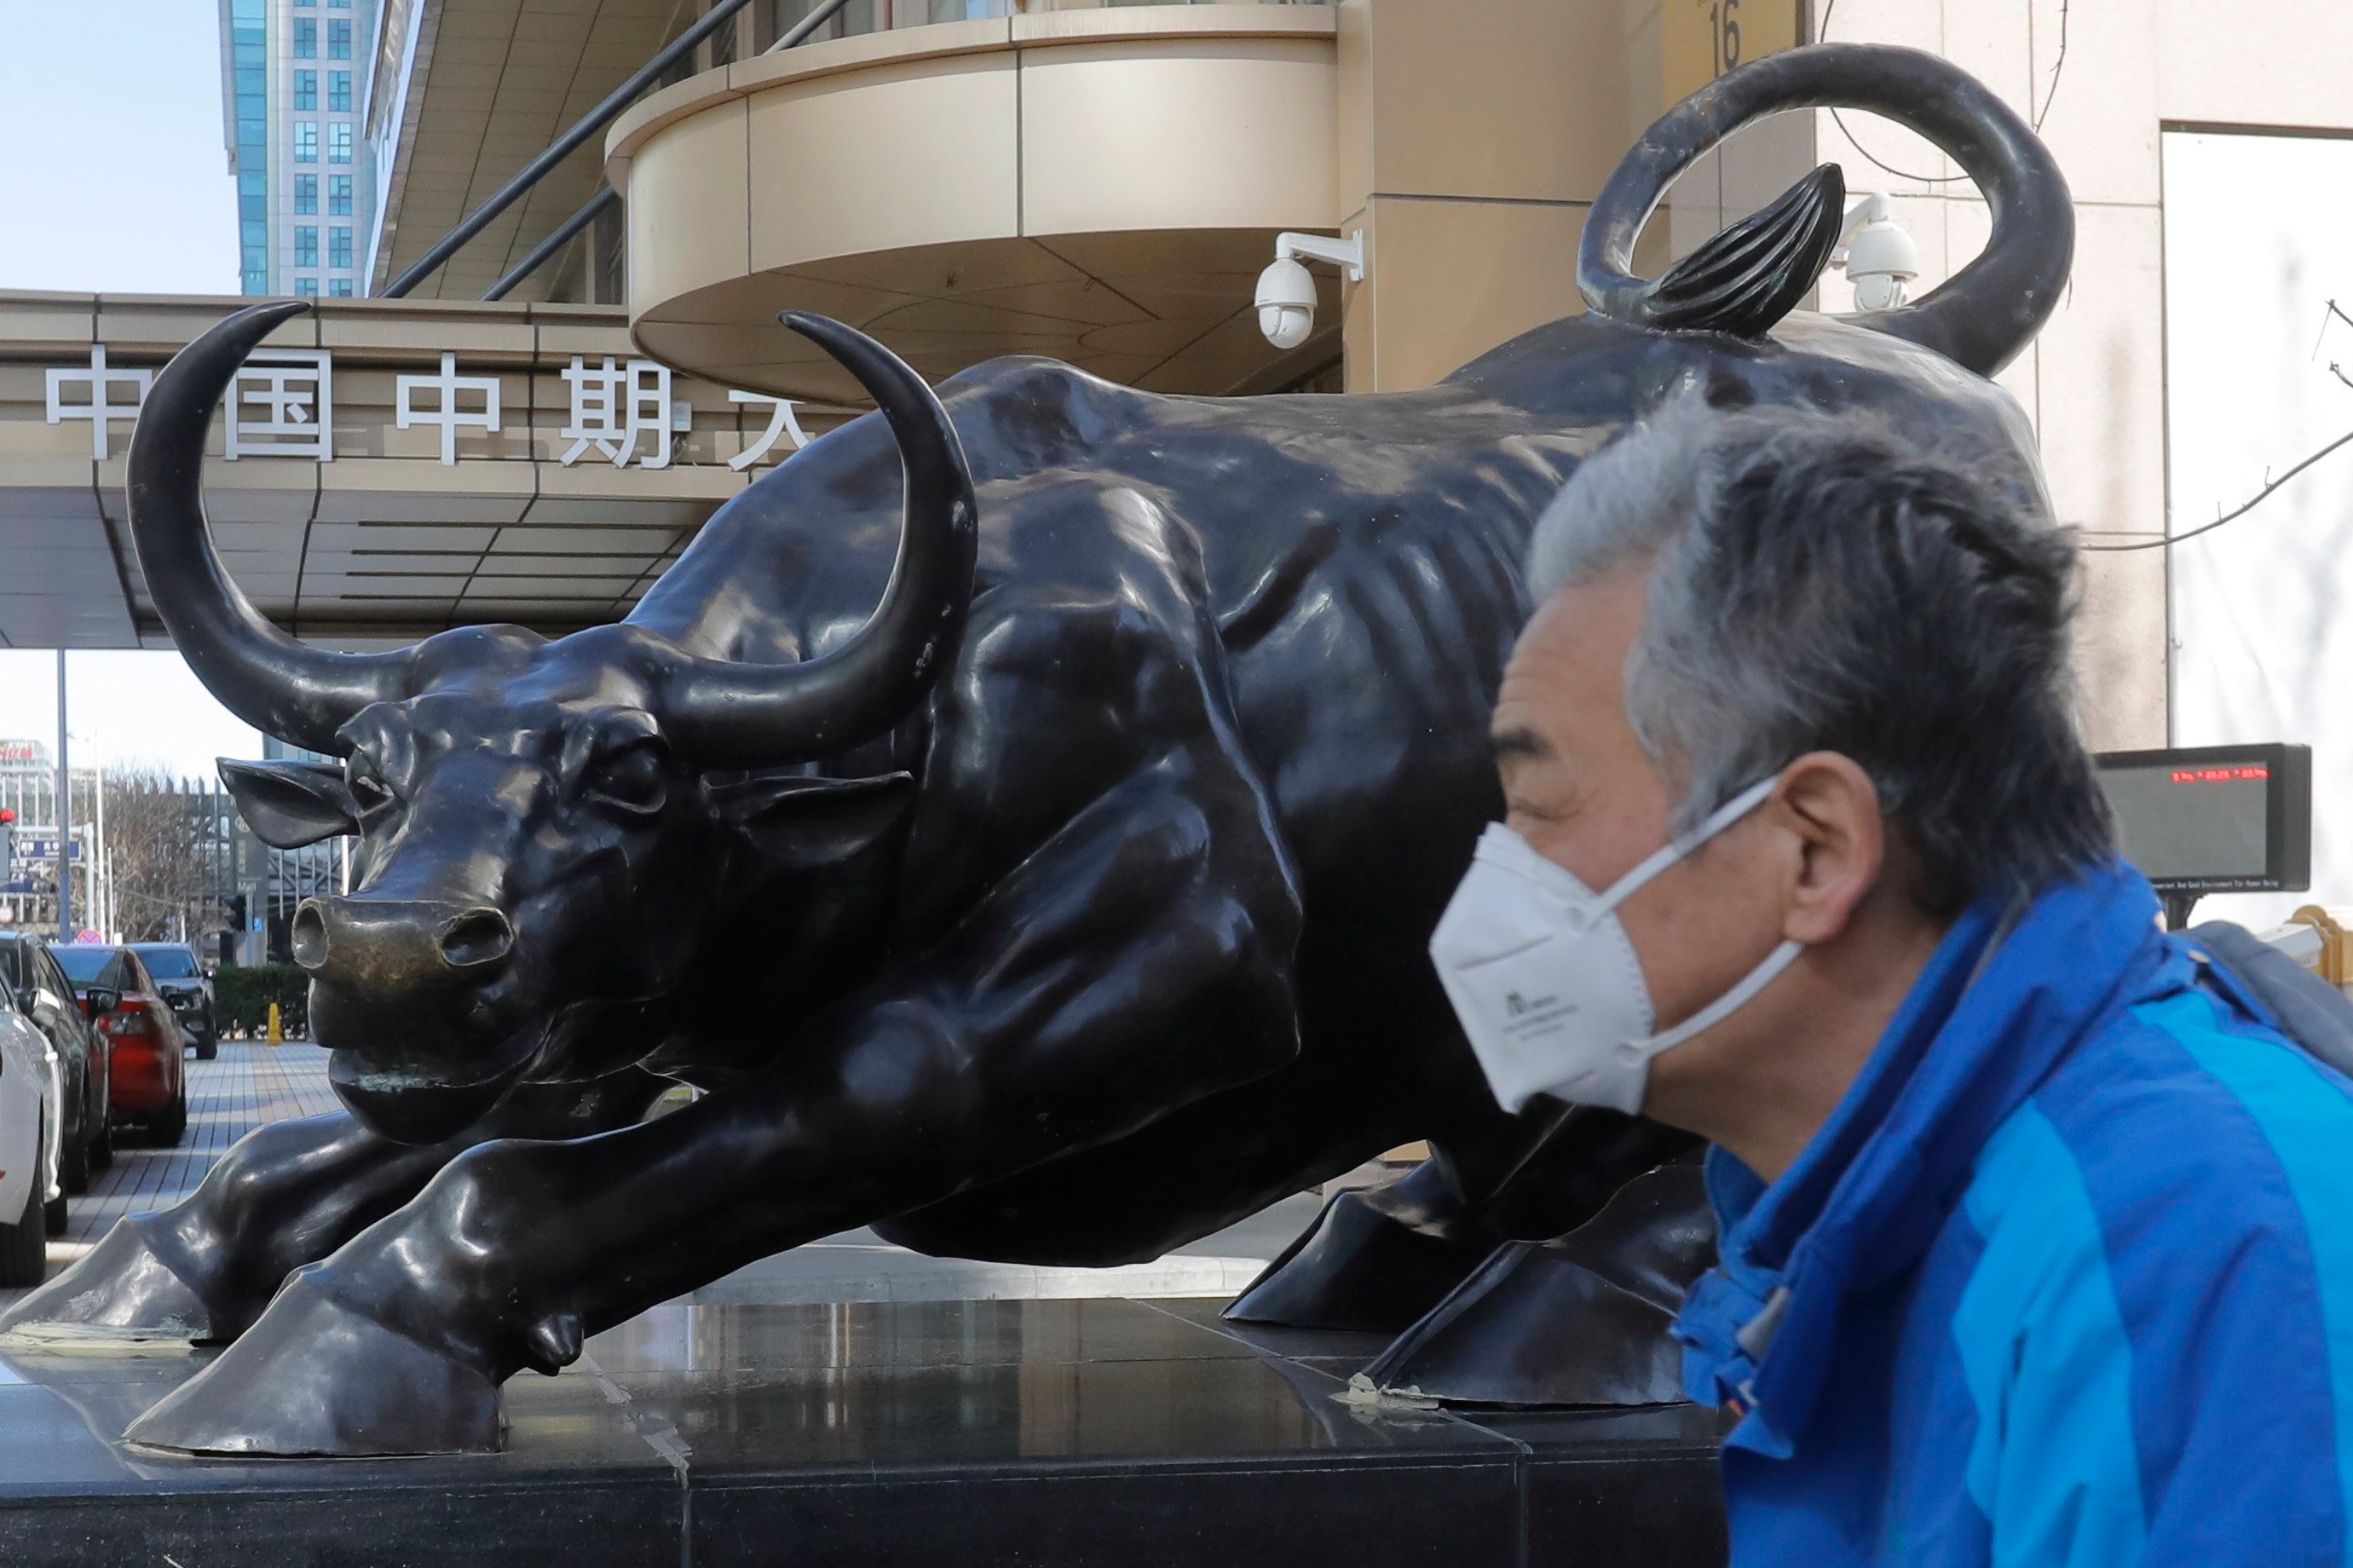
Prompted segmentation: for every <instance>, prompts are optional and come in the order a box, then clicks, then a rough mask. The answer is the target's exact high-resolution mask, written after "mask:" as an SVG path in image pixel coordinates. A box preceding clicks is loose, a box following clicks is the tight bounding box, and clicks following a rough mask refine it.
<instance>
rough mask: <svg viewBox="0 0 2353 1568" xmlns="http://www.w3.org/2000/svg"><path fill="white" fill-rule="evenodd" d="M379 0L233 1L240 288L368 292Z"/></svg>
mask: <svg viewBox="0 0 2353 1568" xmlns="http://www.w3.org/2000/svg"><path fill="white" fill-rule="evenodd" d="M379 9H380V7H379V4H378V0H222V4H221V67H222V82H221V86H222V92H221V102H222V109H223V119H224V121H225V122H226V123H225V131H226V132H227V143H228V158H229V168H230V170H231V172H233V173H234V174H236V176H237V247H238V251H239V258H238V278H239V285H238V286H239V288H240V289H242V290H243V291H244V292H245V293H248V294H280V295H283V294H294V295H331V296H332V295H349V294H356V293H360V292H362V291H364V289H363V286H364V272H363V270H362V268H361V266H360V262H361V261H362V259H363V257H364V249H365V236H364V234H362V232H361V230H362V228H363V226H364V225H365V224H366V223H367V222H368V220H369V216H371V215H372V214H373V213H374V211H375V166H374V152H375V148H374V144H373V142H371V141H370V140H369V139H368V137H367V136H366V135H365V134H364V131H363V129H362V123H363V121H364V117H365V114H366V111H367V107H368V102H369V93H370V89H371V83H370V79H369V73H370V70H371V68H372V67H373V65H374V62H375V58H376V53H377V50H376V26H377V19H378V14H379Z"/></svg>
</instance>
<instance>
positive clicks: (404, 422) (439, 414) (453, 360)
mask: <svg viewBox="0 0 2353 1568" xmlns="http://www.w3.org/2000/svg"><path fill="white" fill-rule="evenodd" d="M428 392H429V393H432V394H434V395H436V397H437V398H438V402H437V403H436V404H435V405H433V406H432V407H430V408H427V407H426V406H424V405H422V404H421V403H420V402H419V401H418V394H420V393H428ZM393 393H394V396H395V397H396V400H397V401H396V403H395V404H394V405H393V421H392V422H393V427H394V428H395V429H396V430H406V429H407V428H408V427H409V426H412V425H438V426H440V427H441V461H442V462H443V463H445V464H448V465H449V466H451V467H455V466H456V464H457V461H458V428H459V426H471V427H472V428H474V429H478V430H497V429H499V428H500V424H499V378H498V377H497V376H495V375H459V374H458V356H457V355H456V354H454V353H444V354H443V355H442V356H441V374H438V375H404V376H401V377H399V378H397V379H396V381H395V382H394V383H393ZM468 394H471V395H475V396H478V397H480V399H481V406H480V407H479V408H468V407H466V406H464V402H463V400H464V398H465V396H466V395H468Z"/></svg>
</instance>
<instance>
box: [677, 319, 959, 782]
mask: <svg viewBox="0 0 2353 1568" xmlns="http://www.w3.org/2000/svg"><path fill="white" fill-rule="evenodd" d="M779 319H780V320H781V321H783V322H784V323H785V325H786V326H788V327H790V328H792V329H793V331H797V332H798V333H800V334H801V335H802V336H803V337H806V338H808V339H809V340H811V341H812V342H816V343H817V344H818V346H819V347H820V348H822V349H824V350H825V351H826V353H829V354H831V355H832V356H833V357H834V358H835V359H837V360H839V361H840V362H841V364H842V367H843V368H844V369H846V370H848V371H849V374H851V375H853V376H855V377H857V378H858V384H860V386H863V387H864V388H865V389H866V392H867V395H869V396H871V397H872V398H873V399H874V403H875V405H876V406H877V407H878V408H880V409H881V413H882V417H883V418H884V419H885V420H886V421H888V422H889V424H890V426H891V434H892V437H893V438H894V439H895V440H896V441H897V442H898V444H899V460H900V464H901V466H902V470H903V472H904V474H905V483H906V493H905V500H904V502H903V507H904V512H903V515H902V522H901V524H900V531H899V556H898V560H897V562H896V563H895V564H893V565H892V569H891V581H890V583H889V584H888V585H887V586H885V587H884V588H883V590H882V602H881V605H878V606H876V608H875V611H874V614H873V615H872V616H870V617H869V618H868V619H867V622H866V624H865V625H864V626H860V628H859V629H858V632H857V634H856V635H855V636H853V637H851V638H850V639H849V641H848V642H846V643H844V644H842V645H841V647H838V648H835V649H834V650H833V651H832V652H830V653H828V654H825V655H824V656H822V657H820V658H813V659H808V660H806V661H805V662H802V663H799V664H788V665H766V664H733V663H728V662H724V661H722V660H717V659H706V658H696V659H688V660H685V661H683V662H682V663H681V665H680V666H679V668H678V669H677V671H676V673H675V676H674V679H673V683H672V685H671V689H670V691H669V692H668V694H667V697H668V700H667V702H666V704H665V710H666V712H667V715H668V718H667V723H668V727H669V729H670V734H671V735H672V736H673V737H674V738H675V739H676V741H677V742H678V744H679V747H680V749H681V751H683V752H685V753H686V754H688V755H689V756H691V757H693V758H694V759H695V760H696V761H697V762H699V763H702V764H703V765H704V766H706V767H729V766H738V767H749V766H754V765H758V764H761V763H782V762H795V761H809V760H813V759H816V758H819V757H826V756H831V755H835V754H837V753H839V752H843V751H846V750H848V749H849V747H851V746H854V745H856V744H858V743H859V742H861V741H865V740H869V739H871V738H872V737H873V736H875V735H879V734H881V732H882V731H885V730H888V729H889V728H890V727H891V726H892V725H893V724H895V723H897V722H898V721H899V720H900V719H901V718H902V717H903V716H904V715H905V714H906V712H907V710H909V709H911V708H913V706H914V705H915V703H917V702H918V701H920V700H922V699H923V694H924V693H925V692H926V691H928V690H929V689H931V685H932V682H933V681H934V680H936V679H938V678H939V675H940V672H941V669H942V668H943V667H944V665H945V664H946V663H947V661H948V659H949V658H950V657H951V656H952V655H953V654H954V653H955V647H956V642H957V639H958V638H960V637H962V636H963V635H964V622H965V612H966V611H967V610H968V609H970V608H971V606H972V574H973V563H974V560H975V558H976V555H977V553H978V551H979V542H980V531H979V527H978V523H977V517H978V508H977V506H976V504H975V502H974V500H973V494H972V472H971V470H970V468H967V467H966V466H965V456H964V444H963V443H962V442H961V441H959V440H957V439H956V433H955V426H952V425H950V424H949V423H948V416H947V410H946V409H944V408H942V407H941V406H940V400H939V399H938V398H937V397H935V396H934V395H932V389H931V388H930V387H929V386H926V385H925V384H923V377H921V376H919V375H917V374H915V373H914V372H913V370H910V369H909V368H908V367H907V365H906V364H905V363H904V362H903V361H902V360H901V359H900V358H899V356H898V355H896V354H894V353H892V352H891V351H890V350H889V349H886V348H884V347H883V346H882V345H881V343H878V342H875V341H874V340H873V339H872V338H870V337H868V336H867V335H866V334H865V333H863V332H861V331H858V330H857V329H856V328H854V327H848V326H844V325H843V324H842V323H841V322H839V321H832V320H829V319H828V318H827V317H824V316H810V315H803V314H801V313H800V312H798V311H792V310H788V311H786V312H785V314H784V315H783V316H782V317H781V318H779Z"/></svg>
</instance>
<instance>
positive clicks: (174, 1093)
mask: <svg viewBox="0 0 2353 1568" xmlns="http://www.w3.org/2000/svg"><path fill="white" fill-rule="evenodd" d="M49 952H51V953H52V954H53V955H55V957H56V958H57V961H58V966H59V967H60V968H62V969H63V970H64V971H65V972H66V978H68V979H69V980H71V981H72V982H73V983H74V985H75V987H76V989H77V992H78V994H79V995H80V996H81V997H82V998H83V999H84V1001H85V1003H86V1006H85V1008H84V1010H85V1011H87V1012H90V1013H92V1014H93V1015H94V1016H95V1017H96V1019H97V1023H98V1032H99V1033H100V1034H101V1035H103V1036H105V1037H106V1043H107V1055H108V1058H109V1059H108V1070H109V1073H110V1075H111V1087H112V1091H113V1098H112V1108H111V1120H112V1121H113V1122H114V1124H115V1125H116V1126H118V1127H121V1126H125V1125H130V1124H134V1123H135V1124H136V1125H138V1126H140V1127H142V1128H144V1129H146V1131H147V1137H148V1141H149V1142H154V1143H162V1144H166V1145H169V1144H173V1143H177V1142H179V1141H180V1139H181V1137H182V1135H184V1134H185V1132H186V1131H187V1130H188V1068H187V1063H186V1062H185V1060H184V1059H183V1058H184V1056H185V1052H186V1050H187V1047H188V1037H187V1035H186V1033H185V1031H183V1030H182V1029H181V1027H180V1023H179V1020H178V1019H177V1018H174V1016H172V1008H171V1005H169V1004H168V1003H166V1002H165V1001H164V998H163V995H162V994H161V993H160V992H158V991H157V990H156V988H155V977H154V976H153V975H152V974H150V973H147V965H146V964H145V963H142V962H141V961H140V958H139V955H138V954H137V953H135V952H132V951H131V950H130V949H129V948H127V947H106V946H103V945H100V944H99V943H96V942H89V943H84V942H71V943H63V944H58V945H53V946H52V947H51V948H50V949H49ZM109 1002H111V1004H112V1005H111V1006H105V1005H100V1004H103V1003H109Z"/></svg>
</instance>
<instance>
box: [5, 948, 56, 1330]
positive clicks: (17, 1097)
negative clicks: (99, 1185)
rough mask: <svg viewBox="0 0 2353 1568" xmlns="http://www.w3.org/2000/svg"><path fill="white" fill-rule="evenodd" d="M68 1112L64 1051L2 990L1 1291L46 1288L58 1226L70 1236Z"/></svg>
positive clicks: (13, 998)
mask: <svg viewBox="0 0 2353 1568" xmlns="http://www.w3.org/2000/svg"><path fill="white" fill-rule="evenodd" d="M64 1106H65V1099H64V1084H63V1081H62V1079H61V1078H60V1076H59V1071H58V1053H57V1048H56V1047H53V1046H51V1045H50V1044H49V1040H48V1037H47V1036H46V1035H44V1034H42V1033H41V1031H40V1030H39V1029H38V1028H37V1027H35V1026H34V1024H33V1021H32V1020H31V1019H30V1018H27V1017H26V1016H25V1015H24V1014H23V1013H22V1012H21V1011H19V1010H18V1008H17V1005H16V998H15V997H13V996H11V995H10V994H8V992H7V988H6V987H5V985H0V1288H9V1287H16V1286H24V1285H37V1284H39V1283H40V1282H41V1273H42V1269H43V1268H44V1266H45V1265H46V1264H47V1258H48V1237H49V1232H50V1230H51V1229H52V1226H53V1222H60V1223H55V1224H54V1228H56V1229H58V1230H62V1229H64V1228H65V1227H64V1226H63V1224H62V1223H61V1222H62V1221H63V1220H64V1218H65V1212H64V1211H65V1203H66V1196H65V1190H64V1188H63V1187H61V1186H60V1185H59V1184H58V1140H57V1138H56V1137H55V1135H54V1131H55V1130H56V1129H58V1128H60V1127H62V1126H64V1125H65V1118H64Z"/></svg>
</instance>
